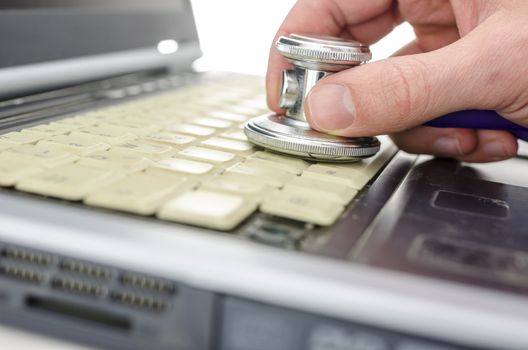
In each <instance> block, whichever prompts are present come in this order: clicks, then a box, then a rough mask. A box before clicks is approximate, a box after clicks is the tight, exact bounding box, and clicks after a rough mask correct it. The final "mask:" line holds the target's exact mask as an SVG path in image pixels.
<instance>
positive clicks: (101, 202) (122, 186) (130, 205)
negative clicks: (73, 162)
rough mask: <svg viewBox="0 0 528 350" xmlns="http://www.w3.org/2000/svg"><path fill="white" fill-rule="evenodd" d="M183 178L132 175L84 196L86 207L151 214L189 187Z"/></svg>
mask: <svg viewBox="0 0 528 350" xmlns="http://www.w3.org/2000/svg"><path fill="white" fill-rule="evenodd" d="M191 187H192V185H191V183H190V182H189V181H187V180H186V179H185V178H183V177H181V178H176V177H172V178H162V177H161V178H160V177H156V176H152V175H149V174H145V173H136V174H132V175H129V176H127V177H125V178H123V179H120V180H118V181H116V182H113V183H111V184H109V185H107V186H105V187H102V188H100V189H97V190H95V191H94V192H91V193H90V194H88V196H87V197H86V198H85V199H84V202H85V203H86V204H88V205H93V206H97V207H103V208H109V209H116V210H122V211H127V212H131V213H135V214H139V215H152V214H154V213H155V212H156V210H157V209H158V208H159V206H160V205H161V204H163V202H164V201H165V200H166V199H167V198H168V197H169V196H170V195H172V194H175V192H176V191H177V190H178V191H183V190H187V189H189V188H191Z"/></svg>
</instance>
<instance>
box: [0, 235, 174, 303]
mask: <svg viewBox="0 0 528 350" xmlns="http://www.w3.org/2000/svg"><path fill="white" fill-rule="evenodd" d="M2 278H5V279H9V280H11V281H14V282H16V283H21V284H26V285H27V286H28V287H29V286H30V285H31V286H39V288H43V290H46V291H47V292H49V290H50V289H51V290H53V291H55V292H56V293H55V294H54V295H55V296H56V297H58V296H60V294H61V293H65V294H68V295H69V296H70V297H79V298H82V299H84V300H87V299H90V300H92V301H96V300H97V303H98V304H100V305H101V306H103V307H104V305H105V303H106V304H108V303H109V304H112V305H116V306H117V307H120V308H128V309H131V310H135V311H143V312H151V313H161V312H164V311H166V310H167V309H169V308H170V305H171V301H172V300H173V298H174V297H175V295H176V294H177V285H176V284H175V283H173V282H171V281H168V280H165V279H162V278H158V277H154V276H149V275H144V274H140V273H136V272H132V271H122V270H119V269H115V268H111V267H108V266H102V265H99V264H94V263H91V262H87V261H81V260H78V259H72V258H69V257H61V256H58V255H52V254H48V253H45V252H40V251H37V250H33V249H28V248H23V247H18V246H11V245H9V246H3V247H2V245H1V244H0V279H2ZM31 290H32V291H34V288H33V289H31Z"/></svg>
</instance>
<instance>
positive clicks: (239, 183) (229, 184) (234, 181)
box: [200, 175, 273, 201]
mask: <svg viewBox="0 0 528 350" xmlns="http://www.w3.org/2000/svg"><path fill="white" fill-rule="evenodd" d="M200 188H202V189H208V190H213V191H219V192H227V193H235V194H238V195H241V196H244V197H246V198H248V199H252V200H255V201H260V200H261V199H262V198H264V196H266V195H267V194H268V193H269V192H270V191H271V190H272V189H273V188H272V187H271V186H269V185H268V184H266V183H264V182H261V181H255V179H252V178H248V177H243V176H230V175H222V176H216V177H213V178H211V179H209V180H207V181H205V182H204V183H203V184H202V185H201V187H200Z"/></svg>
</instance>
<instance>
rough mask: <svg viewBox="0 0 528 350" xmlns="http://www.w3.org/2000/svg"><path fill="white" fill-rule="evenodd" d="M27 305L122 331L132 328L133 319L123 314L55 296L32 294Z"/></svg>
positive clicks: (26, 301)
mask: <svg viewBox="0 0 528 350" xmlns="http://www.w3.org/2000/svg"><path fill="white" fill-rule="evenodd" d="M25 305H26V307H27V308H29V309H32V310H36V311H40V312H46V313H51V314H55V315H61V316H65V317H68V318H70V319H73V320H79V321H83V322H89V323H91V324H94V325H98V326H104V327H109V328H113V329H116V330H120V331H130V330H131V329H132V322H131V320H130V319H129V318H127V317H125V316H123V315H119V314H116V313H113V312H108V311H107V310H101V309H99V308H92V307H86V306H84V305H79V304H76V303H71V302H66V301H61V300H58V299H55V298H48V297H41V296H36V295H30V296H28V297H26V300H25Z"/></svg>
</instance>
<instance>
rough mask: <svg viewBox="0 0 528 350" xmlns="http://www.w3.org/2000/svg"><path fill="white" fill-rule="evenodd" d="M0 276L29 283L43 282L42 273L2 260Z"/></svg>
mask: <svg viewBox="0 0 528 350" xmlns="http://www.w3.org/2000/svg"><path fill="white" fill-rule="evenodd" d="M0 276H2V277H7V278H10V279H12V280H16V281H19V282H25V283H30V284H42V283H43V282H44V274H43V273H41V272H39V271H35V270H32V269H27V268H23V267H20V266H13V265H11V264H6V263H3V262H2V263H1V264H0Z"/></svg>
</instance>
